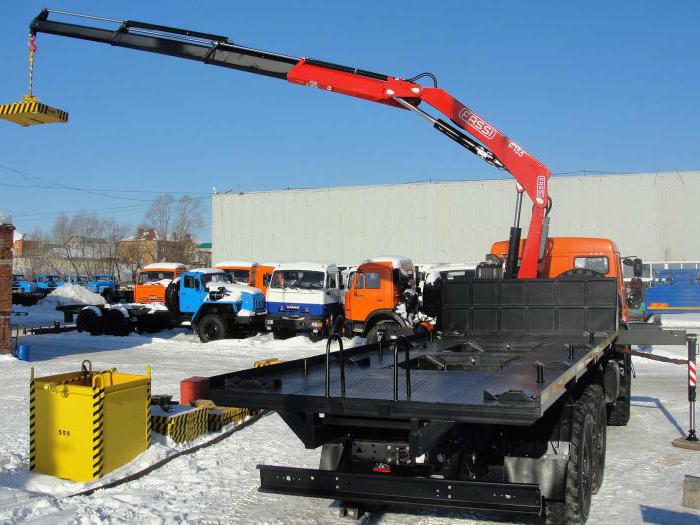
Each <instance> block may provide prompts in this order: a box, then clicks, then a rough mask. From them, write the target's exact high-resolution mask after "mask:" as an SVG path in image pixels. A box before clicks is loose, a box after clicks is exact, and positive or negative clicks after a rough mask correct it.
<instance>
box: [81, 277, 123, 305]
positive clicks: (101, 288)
mask: <svg viewBox="0 0 700 525" xmlns="http://www.w3.org/2000/svg"><path fill="white" fill-rule="evenodd" d="M85 287H86V288H87V289H88V290H90V291H91V292H92V293H96V294H99V295H101V296H102V297H104V298H105V299H106V300H107V302H111V301H112V300H113V299H114V298H115V296H116V291H117V282H116V279H115V278H114V275H111V274H107V273H98V274H95V275H91V276H90V278H89V279H88V280H87V282H86V283H85Z"/></svg>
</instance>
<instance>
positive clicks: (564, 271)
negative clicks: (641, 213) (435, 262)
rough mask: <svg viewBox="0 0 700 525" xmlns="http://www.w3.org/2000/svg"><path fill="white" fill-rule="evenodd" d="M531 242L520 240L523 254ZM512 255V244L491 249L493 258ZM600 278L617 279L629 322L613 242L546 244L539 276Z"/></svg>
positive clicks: (570, 240) (584, 239)
mask: <svg viewBox="0 0 700 525" xmlns="http://www.w3.org/2000/svg"><path fill="white" fill-rule="evenodd" d="M526 241H527V239H523V240H521V241H520V250H519V253H521V254H522V253H523V247H524V245H525V242H526ZM507 252H508V241H500V242H496V243H494V244H493V246H491V255H495V256H496V257H498V258H500V259H503V258H505V256H506V253H507ZM576 273H581V274H588V275H599V276H601V277H613V278H615V279H617V293H618V296H619V297H620V306H621V319H622V320H623V321H625V322H626V321H628V319H629V309H628V306H627V294H626V292H625V283H624V276H623V272H622V258H621V257H620V251H619V250H618V249H617V246H616V245H615V243H614V242H613V241H611V240H610V239H600V238H594V237H550V238H548V239H547V243H546V245H545V250H544V256H543V257H542V259H541V260H540V262H539V267H538V276H539V277H542V278H550V279H556V278H557V277H562V276H565V275H571V274H576Z"/></svg>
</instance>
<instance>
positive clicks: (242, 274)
mask: <svg viewBox="0 0 700 525" xmlns="http://www.w3.org/2000/svg"><path fill="white" fill-rule="evenodd" d="M224 271H225V272H226V273H227V274H228V275H229V276H230V277H231V281H229V282H234V283H242V284H248V282H249V279H250V270H224Z"/></svg>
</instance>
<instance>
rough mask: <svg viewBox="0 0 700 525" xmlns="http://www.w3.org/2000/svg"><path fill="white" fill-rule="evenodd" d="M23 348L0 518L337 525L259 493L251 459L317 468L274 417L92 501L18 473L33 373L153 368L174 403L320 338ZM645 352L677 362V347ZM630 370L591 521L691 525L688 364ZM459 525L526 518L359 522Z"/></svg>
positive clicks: (145, 459)
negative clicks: (197, 382) (626, 404)
mask: <svg viewBox="0 0 700 525" xmlns="http://www.w3.org/2000/svg"><path fill="white" fill-rule="evenodd" d="M17 310H23V311H27V312H29V315H27V316H23V317H16V318H14V319H13V321H16V322H19V323H22V322H23V321H26V322H25V323H24V324H27V325H30V326H31V325H37V324H48V323H50V322H51V321H52V320H54V319H56V320H60V319H61V318H62V317H61V315H60V314H59V313H58V312H55V311H53V312H52V311H51V309H49V308H47V307H42V306H36V307H31V308H21V307H20V308H18V309H17ZM57 314H58V315H57ZM23 342H25V343H28V344H29V345H30V347H31V358H32V361H31V362H30V363H27V362H21V361H17V360H16V359H14V358H12V357H1V356H0V378H1V381H0V403H1V405H0V406H1V407H2V409H3V410H2V411H1V412H0V429H2V430H0V435H1V436H2V439H0V523H20V522H31V523H101V522H139V523H163V522H167V523H171V522H205V523H302V522H303V523H336V522H337V523H347V521H345V520H340V519H338V518H337V509H336V508H334V504H333V503H331V502H329V501H326V500H315V499H310V498H297V497H285V496H277V495H269V494H261V493H258V492H257V487H258V483H259V475H258V471H257V470H256V468H255V465H257V464H259V463H273V464H274V463H276V464H288V465H294V466H307V467H316V466H317V464H318V456H319V451H318V450H305V449H304V448H303V446H302V445H301V443H300V442H299V441H298V440H297V439H296V437H294V435H293V434H292V432H291V431H290V430H289V429H288V428H287V427H286V425H285V424H284V423H283V422H282V421H281V419H280V418H279V417H278V416H277V415H275V414H271V415H268V416H265V417H263V418H262V419H261V420H259V421H257V422H256V423H254V424H253V425H251V426H250V427H248V428H246V429H243V430H241V431H240V432H237V433H235V434H233V435H232V436H231V437H229V438H227V439H225V440H223V441H221V442H220V443H217V444H215V445H213V446H211V447H208V448H205V449H202V450H200V451H198V452H195V453H193V454H191V455H185V456H182V457H179V458H177V459H174V460H173V461H172V462H170V463H168V464H167V465H165V466H163V467H162V468H160V469H158V470H156V471H154V472H152V473H150V474H148V475H147V476H145V477H143V478H141V479H138V480H135V481H132V482H130V483H126V484H123V485H120V486H118V487H115V488H112V489H105V490H99V491H97V492H95V493H94V494H92V495H90V496H81V497H75V498H67V497H65V496H66V495H67V494H71V493H74V492H78V491H80V490H81V489H84V488H89V487H91V486H93V485H90V484H75V483H71V482H67V481H61V480H56V479H54V478H51V477H48V476H43V475H38V474H31V473H29V472H28V471H27V466H28V452H27V449H28V436H27V429H28V395H27V394H28V381H29V370H30V367H31V366H34V367H35V369H36V372H37V375H39V376H43V375H49V374H54V373H58V372H65V371H73V370H78V369H79V367H80V362H81V361H82V360H83V359H90V360H91V361H92V363H93V367H94V368H96V369H102V368H108V367H116V368H117V369H118V370H120V371H124V372H134V373H142V372H143V370H144V368H145V366H147V365H151V366H152V367H153V392H154V393H166V394H173V395H174V396H175V397H176V398H177V397H178V396H179V381H180V380H181V379H183V378H185V377H189V376H192V375H205V376H206V375H213V374H219V373H223V372H229V371H232V370H236V369H241V368H248V367H250V366H251V365H252V362H253V361H255V360H257V359H265V358H271V357H277V358H280V359H292V358H298V357H303V356H306V355H312V354H316V353H320V352H322V351H323V349H324V346H325V344H324V342H319V343H315V344H313V343H311V342H309V340H308V339H306V338H304V337H296V338H293V339H289V340H286V341H276V340H273V339H272V338H271V337H270V336H267V335H265V336H257V337H254V338H250V339H246V340H228V341H219V342H216V343H209V344H206V345H203V344H201V343H199V342H197V341H196V340H195V338H194V336H192V334H191V333H189V332H188V331H187V330H185V329H181V330H172V331H169V332H163V333H161V334H156V335H155V336H139V335H131V336H129V337H125V338H121V337H107V336H104V337H91V336H89V335H87V334H78V333H76V332H69V333H63V334H49V335H39V336H26V337H24V338H23ZM645 350H646V349H645ZM652 351H653V352H654V353H659V354H663V355H674V356H680V357H684V356H685V349H684V348H683V347H670V346H669V347H658V348H654V349H652ZM634 364H635V369H636V373H637V377H636V379H635V380H634V382H633V400H632V419H631V422H630V424H629V426H627V427H610V428H609V429H608V455H607V467H606V473H605V482H604V484H603V487H602V488H601V490H600V492H599V494H598V495H597V496H595V497H594V500H593V508H592V513H591V518H590V521H589V523H594V524H602V523H612V522H614V521H617V522H620V523H658V524H674V525H675V524H681V525H686V524H691V523H692V524H697V523H700V512H698V511H693V510H690V509H686V508H684V507H682V506H681V492H682V481H683V476H684V475H685V474H691V475H696V476H697V475H700V452H693V451H688V450H682V449H677V448H673V447H671V445H670V442H671V440H672V439H674V438H676V437H678V436H680V435H681V433H682V432H683V431H684V430H685V429H686V426H687V421H688V416H687V408H688V404H687V402H686V389H685V379H686V369H685V367H683V366H677V365H668V364H663V363H659V362H655V361H649V360H642V359H639V358H634ZM211 437H212V436H211V435H210V436H209V437H205V438H201V439H200V441H206V440H208V439H211ZM180 448H182V447H181V446H176V445H173V444H168V443H167V442H165V441H164V440H157V441H156V442H155V443H154V445H153V446H152V447H151V448H150V449H149V450H148V451H147V452H145V453H144V454H142V455H141V456H139V457H138V458H137V459H136V460H135V461H134V462H132V463H131V464H129V465H127V466H125V467H123V468H122V469H119V470H117V471H115V472H113V473H111V474H109V475H107V476H106V477H105V478H103V480H101V481H99V482H98V483H99V484H102V483H104V482H105V481H108V480H110V479H116V478H121V477H123V476H125V475H127V474H129V473H132V472H135V471H137V470H140V469H141V468H143V467H145V466H147V465H150V464H153V463H155V462H156V461H158V460H160V459H162V458H163V457H166V456H168V455H171V454H172V453H173V452H175V451H177V450H179V449H180ZM399 510H401V512H399ZM457 519H458V520H459V523H465V524H468V523H494V522H496V523H502V522H503V521H504V520H505V521H508V520H512V521H514V522H517V523H533V522H534V520H533V519H531V518H529V517H518V516H505V517H504V516H502V515H495V514H493V515H492V514H487V513H459V512H443V511H432V512H416V511H410V510H409V509H393V510H391V511H389V512H385V513H383V514H380V515H375V516H372V517H371V518H370V519H369V520H367V522H372V523H387V524H395V523H396V524H398V523H402V524H403V523H411V524H429V525H432V524H442V523H445V524H446V523H453V522H455V520H457Z"/></svg>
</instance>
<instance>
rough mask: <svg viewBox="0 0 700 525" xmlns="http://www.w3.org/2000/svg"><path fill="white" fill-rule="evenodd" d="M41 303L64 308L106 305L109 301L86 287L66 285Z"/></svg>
mask: <svg viewBox="0 0 700 525" xmlns="http://www.w3.org/2000/svg"><path fill="white" fill-rule="evenodd" d="M39 303H40V304H42V305H43V304H53V305H56V306H62V305H67V304H106V303H107V301H105V298H104V297H102V296H101V295H98V294H96V293H92V292H91V291H90V290H88V289H87V288H85V287H84V286H79V285H77V284H67V283H66V284H64V285H62V286H59V287H58V288H56V289H55V290H54V291H53V292H51V293H50V294H49V295H47V296H46V297H44V298H43V299H42V300H41V301H39Z"/></svg>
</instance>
